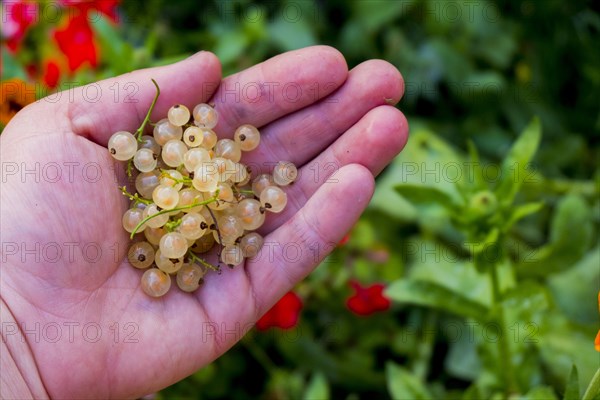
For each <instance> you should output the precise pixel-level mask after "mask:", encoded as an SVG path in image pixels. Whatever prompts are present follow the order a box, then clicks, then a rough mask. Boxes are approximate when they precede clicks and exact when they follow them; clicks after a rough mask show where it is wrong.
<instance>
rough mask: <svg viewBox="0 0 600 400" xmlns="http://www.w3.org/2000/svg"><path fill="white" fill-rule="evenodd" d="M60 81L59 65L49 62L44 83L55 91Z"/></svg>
mask: <svg viewBox="0 0 600 400" xmlns="http://www.w3.org/2000/svg"><path fill="white" fill-rule="evenodd" d="M59 79H60V69H59V68H58V64H57V63H56V62H54V61H48V62H47V63H46V68H45V72H44V83H45V84H46V86H48V87H49V88H51V89H53V88H55V87H56V85H57V84H58V80H59Z"/></svg>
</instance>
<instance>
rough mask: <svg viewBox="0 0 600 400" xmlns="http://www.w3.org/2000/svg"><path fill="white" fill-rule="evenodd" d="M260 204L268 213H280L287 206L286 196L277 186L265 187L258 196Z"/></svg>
mask: <svg viewBox="0 0 600 400" xmlns="http://www.w3.org/2000/svg"><path fill="white" fill-rule="evenodd" d="M260 204H261V205H262V206H263V207H264V208H265V209H266V210H268V211H271V212H274V213H278V212H281V211H282V210H283V209H284V208H285V205H286V204H287V195H286V194H285V192H284V191H283V190H281V189H280V188H278V187H277V186H267V187H266V188H264V190H263V191H262V192H261V194H260Z"/></svg>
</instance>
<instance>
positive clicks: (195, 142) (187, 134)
mask: <svg viewBox="0 0 600 400" xmlns="http://www.w3.org/2000/svg"><path fill="white" fill-rule="evenodd" d="M203 141H204V133H203V132H202V128H198V127H197V126H190V127H188V128H186V130H185V131H184V132H183V142H184V143H185V144H187V145H188V147H198V146H200V145H201V144H202V142H203Z"/></svg>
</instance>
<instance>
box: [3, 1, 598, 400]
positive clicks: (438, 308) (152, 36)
mask: <svg viewBox="0 0 600 400" xmlns="http://www.w3.org/2000/svg"><path fill="white" fill-rule="evenodd" d="M2 14H3V15H2V18H3V19H2V92H1V98H2V100H1V103H0V117H1V119H0V123H1V124H3V125H4V124H6V123H7V122H8V120H9V119H10V118H11V116H12V115H13V114H14V112H16V111H18V109H20V108H21V107H23V106H24V105H25V104H27V103H29V102H32V101H34V100H35V97H36V96H37V97H40V96H42V95H44V94H49V93H51V92H52V91H53V90H59V89H65V88H68V87H69V86H68V85H70V84H72V83H73V82H74V83H75V84H76V85H80V84H85V83H89V82H93V81H95V80H98V79H101V78H105V77H110V76H114V75H117V74H121V73H124V72H128V71H131V70H134V69H137V68H142V67H147V66H153V65H161V64H166V63H170V62H174V61H177V60H180V59H182V58H185V57H187V56H189V55H190V54H192V53H194V52H196V51H198V50H210V51H213V52H215V53H216V54H217V55H218V57H219V58H220V60H221V62H222V64H223V68H224V75H228V74H231V73H233V72H236V71H239V70H241V69H244V68H246V67H248V66H251V65H253V64H255V63H258V62H261V61H263V60H265V59H266V58H268V57H270V56H273V55H275V54H278V53H281V52H284V51H288V50H292V49H297V48H300V47H304V46H308V45H313V44H327V45H331V46H334V47H336V48H337V49H339V50H340V51H341V52H342V53H343V54H344V56H345V57H346V59H347V61H348V64H349V66H350V67H353V66H356V65H357V64H359V63H360V62H362V61H365V60H367V59H370V58H382V59H384V60H387V61H389V62H390V63H392V64H394V65H395V66H396V67H397V68H398V69H399V70H400V71H401V72H402V74H403V76H404V79H405V82H406V93H405V96H404V98H403V100H402V101H401V102H400V104H399V105H398V107H399V108H400V109H401V110H402V111H403V112H404V113H405V114H406V116H407V117H408V120H409V122H410V126H411V134H410V139H409V142H408V144H407V146H406V148H405V150H404V152H403V153H402V154H401V155H400V156H399V157H397V158H396V160H395V161H394V162H393V163H392V165H390V166H389V168H388V169H387V170H386V171H385V172H384V173H383V174H382V176H381V177H380V178H378V181H377V190H376V193H375V196H374V199H373V201H372V203H371V205H370V207H369V208H368V210H367V212H366V213H365V214H364V215H363V217H362V218H361V219H360V221H359V222H358V224H357V225H356V226H355V227H354V229H353V230H352V231H351V232H350V233H349V235H348V236H347V237H346V238H345V239H344V241H343V242H342V243H340V244H339V245H338V246H337V248H336V250H335V251H334V253H333V254H332V255H331V256H330V257H329V258H328V259H327V260H326V261H325V262H324V263H323V265H321V266H320V267H319V268H318V269H317V270H316V271H315V272H314V273H313V274H312V275H311V276H310V277H309V278H307V279H306V280H305V281H304V282H302V283H300V284H299V285H298V286H297V287H296V288H295V289H294V291H293V292H291V293H290V294H288V295H286V296H285V297H284V299H283V300H282V302H280V303H279V304H278V305H277V306H276V308H275V309H274V310H273V311H272V312H270V313H269V314H268V315H267V316H266V317H265V318H263V319H262V320H261V321H260V323H259V324H258V327H257V329H254V330H251V331H250V332H248V334H247V335H246V337H245V338H244V339H243V340H242V341H241V342H240V343H239V344H238V345H236V346H235V347H234V348H233V349H232V350H231V351H230V352H228V353H227V354H226V355H224V356H223V357H221V358H220V359H218V360H217V361H215V362H214V363H213V364H211V365H209V366H207V367H206V368H204V369H202V370H200V371H198V372H197V373H195V374H194V375H192V376H190V377H189V378H187V379H185V380H183V381H182V382H179V383H177V384H175V385H173V386H171V387H169V388H166V389H164V390H163V391H162V392H160V393H158V394H156V395H155V396H156V397H157V398H200V399H210V398H225V397H227V398H235V399H246V398H264V399H302V398H305V399H325V398H328V397H330V398H336V399H338V398H344V399H359V398H386V397H387V398H389V397H392V398H407V399H428V398H435V399H439V398H446V399H488V398H493V399H501V398H505V397H509V396H512V397H513V398H524V399H553V398H563V397H564V398H566V399H579V398H582V397H583V398H586V399H591V398H600V397H598V394H597V392H596V390H597V389H598V388H597V387H590V388H589V390H587V392H586V393H584V392H585V391H586V388H587V387H588V384H589V382H590V381H591V380H592V377H593V376H594V374H595V373H596V371H597V369H598V366H599V361H600V358H599V357H600V353H598V352H597V351H596V350H595V349H594V347H595V345H594V338H595V337H596V334H597V332H598V290H599V282H600V246H599V242H598V231H599V227H600V200H599V194H600V166H599V163H598V160H599V159H600V152H599V150H600V100H599V99H600V51H599V43H600V14H599V13H598V8H597V3H596V4H594V2H593V1H592V0H589V1H584V0H574V1H569V2H565V1H562V0H497V1H485V0H458V1H452V0H448V1H438V0H423V1H409V0H393V1H379V0H377V1H375V0H360V1H342V0H337V1H317V0H315V1H303V0H300V1H282V2H280V1H257V2H251V1H244V0H239V1H223V2H221V1H204V2H198V1H195V0H178V1H166V0H144V1H141V0H139V1H138V0H123V1H118V0H106V1H91V2H81V1H77V0H61V1H53V2H50V1H40V2H33V1H3V2H2ZM15 82H17V83H19V85H25V86H19V87H22V88H26V90H19V91H14V90H12V89H10V88H13V87H15V85H14V83H15ZM189 334H193V333H192V332H190V333H189ZM596 349H597V350H599V351H600V343H599V342H598V339H597V340H596ZM593 381H594V382H595V384H598V385H600V377H598V376H596V378H595V379H594V380H593ZM592 386H593V385H592Z"/></svg>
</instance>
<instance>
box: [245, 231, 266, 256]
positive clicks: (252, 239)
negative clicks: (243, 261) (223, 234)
mask: <svg viewBox="0 0 600 400" xmlns="http://www.w3.org/2000/svg"><path fill="white" fill-rule="evenodd" d="M264 242H265V239H264V238H263V237H262V236H261V235H259V234H258V233H256V232H250V233H248V234H246V235H244V237H242V240H240V244H239V246H240V248H241V249H242V253H243V254H244V257H246V258H252V257H256V255H257V254H258V252H259V251H260V249H261V247H262V245H263V244H264Z"/></svg>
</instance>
